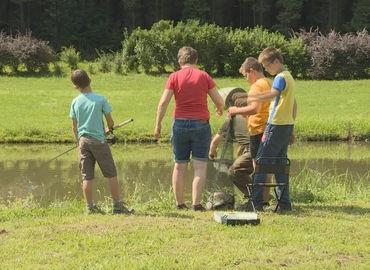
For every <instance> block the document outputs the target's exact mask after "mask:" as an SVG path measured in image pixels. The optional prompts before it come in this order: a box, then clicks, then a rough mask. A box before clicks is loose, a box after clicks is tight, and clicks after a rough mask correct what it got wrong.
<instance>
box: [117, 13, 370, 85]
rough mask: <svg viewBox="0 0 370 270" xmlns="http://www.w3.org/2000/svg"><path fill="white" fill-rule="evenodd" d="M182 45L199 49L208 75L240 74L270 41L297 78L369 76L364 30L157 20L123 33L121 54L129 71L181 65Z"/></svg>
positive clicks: (369, 39) (367, 39) (369, 55)
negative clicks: (283, 30) (289, 30)
mask: <svg viewBox="0 0 370 270" xmlns="http://www.w3.org/2000/svg"><path fill="white" fill-rule="evenodd" d="M182 46H192V47H194V48H195V49H196V50H197V51H198V54H199V61H198V63H199V65H200V66H201V67H202V68H203V69H204V70H206V71H207V72H208V73H210V74H217V75H221V76H237V75H238V70H239V67H240V65H241V63H242V62H243V61H244V59H245V58H246V57H248V56H253V57H256V58H257V57H258V54H259V53H260V52H261V51H262V50H263V49H264V48H266V47H267V46H274V47H277V48H279V49H280V50H281V52H282V54H283V57H284V62H285V64H286V66H287V67H288V69H289V70H290V71H291V73H292V74H293V76H294V77H300V78H305V79H306V78H313V79H359V78H369V77H370V70H369V64H368V63H369V60H370V35H369V34H368V32H367V31H366V30H362V31H359V32H357V33H356V34H353V33H350V34H345V35H340V34H339V33H336V32H335V31H332V32H331V33H329V34H328V35H327V36H324V35H322V34H321V33H320V32H319V31H318V30H313V31H312V30H310V31H309V32H306V31H304V30H301V31H300V32H299V33H293V35H292V36H291V38H290V39H286V38H285V37H284V36H283V35H282V34H280V33H278V32H269V31H268V30H266V29H263V28H262V27H255V28H253V29H250V28H246V29H230V28H221V27H218V26H216V25H215V24H202V25H201V24H199V22H198V21H188V22H186V23H183V22H180V23H178V24H177V25H174V23H173V22H172V21H163V20H162V21H159V22H158V23H155V24H154V25H153V26H152V28H151V29H150V30H144V29H140V28H137V29H136V30H134V31H133V32H132V33H131V34H129V33H127V32H126V33H125V40H124V41H123V55H124V59H125V63H126V64H127V67H128V69H129V70H137V69H138V67H139V66H141V67H142V68H143V70H144V72H146V73H149V72H151V71H153V70H154V69H156V70H157V71H158V72H166V68H168V67H170V68H171V69H172V70H177V69H178V68H179V66H178V64H177V61H176V56H177V51H178V49H179V48H180V47H182Z"/></svg>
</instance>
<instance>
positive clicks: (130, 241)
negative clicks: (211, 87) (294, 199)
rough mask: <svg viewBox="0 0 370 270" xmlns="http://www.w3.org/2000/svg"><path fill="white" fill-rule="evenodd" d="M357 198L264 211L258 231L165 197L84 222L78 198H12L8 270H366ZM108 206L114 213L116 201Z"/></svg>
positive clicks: (365, 206) (0, 235)
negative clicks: (125, 212) (129, 211)
mask: <svg viewBox="0 0 370 270" xmlns="http://www.w3.org/2000/svg"><path fill="white" fill-rule="evenodd" d="M301 177H302V175H301ZM309 180H312V179H307V183H311V181H309ZM327 180H329V182H330V180H332V179H327ZM329 182H328V183H327V184H329ZM312 185H316V182H314V183H312ZM331 185H333V186H337V183H335V182H334V183H332V184H331ZM337 189H342V192H343V187H337ZM314 192H316V191H314ZM326 192H327V193H331V191H330V189H328V190H327V191H326ZM140 193H141V192H140ZM352 195H354V199H353V200H342V201H340V202H335V201H331V202H327V201H326V202H322V203H315V204H311V203H295V204H294V209H293V212H291V213H288V214H285V215H284V214H275V213H271V212H265V213H259V218H260V220H261V224H260V225H258V226H250V225H246V226H225V225H221V224H219V223H217V222H215V221H214V219H213V213H212V212H205V213H194V212H192V211H176V210H175V209H174V208H173V204H172V201H173V197H172V193H167V192H159V193H157V194H156V195H155V196H154V197H152V199H151V200H149V201H148V202H147V203H145V204H143V203H140V204H137V202H136V201H135V198H133V200H132V201H131V205H133V206H134V208H135V209H136V214H135V215H134V216H129V217H128V216H113V215H111V214H109V213H108V214H106V215H93V216H86V215H84V212H83V210H84V206H83V203H82V202H81V201H80V200H77V199H73V198H65V200H63V201H59V202H52V203H49V205H45V206H42V205H41V204H40V203H39V202H35V201H34V200H33V199H32V197H30V198H26V199H22V200H21V199H17V198H10V200H8V202H3V203H0V239H1V247H2V252H1V253H0V260H1V261H2V264H1V269H276V268H278V269H368V268H369V267H370V247H369V245H368V243H369V240H370V236H369V233H368V229H367V224H368V220H369V213H370V211H369V209H370V203H369V200H368V197H367V198H366V197H362V198H359V197H358V196H357V195H355V193H353V194H352ZM136 199H138V197H136ZM102 206H103V209H105V210H106V211H110V210H111V208H110V205H109V200H106V202H104V203H103V204H102ZM15 251H16V253H17V255H15V254H14V252H15Z"/></svg>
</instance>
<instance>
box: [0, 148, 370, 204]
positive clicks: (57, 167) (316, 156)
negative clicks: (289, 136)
mask: <svg viewBox="0 0 370 270" xmlns="http://www.w3.org/2000/svg"><path fill="white" fill-rule="evenodd" d="M47 148H48V150H49V151H48V152H47V153H48V154H47V155H45V154H44V151H45V146H34V145H32V146H30V145H24V146H9V145H1V146H0V175H1V178H0V198H3V199H4V200H6V199H7V198H9V197H10V196H11V194H13V195H14V196H16V197H25V196H27V195H29V194H30V193H32V194H34V196H35V197H37V198H43V199H44V200H46V201H53V200H60V199H63V198H64V197H70V198H74V197H82V191H81V181H80V174H79V169H78V161H77V156H76V153H71V154H68V155H65V156H62V157H60V158H58V159H56V160H53V161H52V162H50V163H48V162H47V161H48V160H50V159H51V158H52V157H53V156H52V155H54V154H55V155H54V156H56V155H57V154H58V153H62V152H64V151H65V150H66V149H68V146H65V145H57V146H55V145H54V146H47ZM137 148H138V147H133V146H130V147H123V146H120V147H113V148H112V151H113V155H114V158H115V161H116V165H117V169H118V177H119V181H120V184H121V188H122V195H123V197H124V198H127V196H132V194H133V193H134V192H135V191H139V192H140V193H141V196H142V199H143V200H146V199H147V197H148V196H149V195H150V194H153V192H154V193H155V192H156V191H163V190H169V189H170V187H171V176H172V169H173V162H172V153H171V149H170V147H169V146H163V145H161V146H159V145H152V146H147V147H145V149H144V148H142V147H141V146H139V148H141V151H140V152H138V149H137ZM350 148H351V150H350V151H349V150H348V144H344V143H341V144H338V143H333V144H328V143H325V144H317V143H316V144H313V143H300V144H298V145H297V146H294V147H292V148H291V150H290V158H291V159H292V168H291V176H292V177H294V176H296V175H298V174H299V172H300V171H302V170H303V169H311V170H315V171H319V172H327V171H330V172H331V173H332V174H334V175H335V174H343V173H350V174H354V175H356V176H359V177H361V176H362V175H364V174H366V173H367V172H368V171H369V169H370V161H369V157H368V154H367V153H370V151H369V150H370V149H369V145H368V144H366V143H363V144H354V145H352V146H351V147H350ZM343 149H346V150H343ZM320 154H321V157H320ZM218 168H219V167H218V164H217V163H212V162H210V163H209V166H208V176H207V179H208V180H207V189H208V190H211V189H213V188H214V183H213V180H214V179H215V177H216V173H217V169H218ZM220 169H221V170H220V173H219V177H218V181H217V184H218V185H219V186H222V187H227V188H232V186H231V183H230V182H229V181H228V179H227V175H226V173H225V171H226V170H227V169H225V166H221V167H220ZM192 174H193V168H192V166H191V164H190V165H189V168H188V173H187V181H186V187H185V189H186V194H185V197H186V198H185V199H186V200H190V197H191V193H190V191H191V180H192ZM296 181H299V179H296ZM105 196H110V192H109V185H108V183H107V180H106V179H105V178H104V177H103V176H102V175H101V173H100V170H99V169H98V168H97V169H96V179H95V180H94V200H97V201H99V200H104V199H105Z"/></svg>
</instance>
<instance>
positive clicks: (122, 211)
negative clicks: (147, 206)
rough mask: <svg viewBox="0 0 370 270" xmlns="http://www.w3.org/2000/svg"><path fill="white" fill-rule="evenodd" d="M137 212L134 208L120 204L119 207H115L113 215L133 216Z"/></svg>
mask: <svg viewBox="0 0 370 270" xmlns="http://www.w3.org/2000/svg"><path fill="white" fill-rule="evenodd" d="M134 212H135V210H134V209H132V208H127V207H126V206H125V204H124V203H123V202H119V204H117V205H113V215H116V214H126V215H132V214H133V213H134Z"/></svg>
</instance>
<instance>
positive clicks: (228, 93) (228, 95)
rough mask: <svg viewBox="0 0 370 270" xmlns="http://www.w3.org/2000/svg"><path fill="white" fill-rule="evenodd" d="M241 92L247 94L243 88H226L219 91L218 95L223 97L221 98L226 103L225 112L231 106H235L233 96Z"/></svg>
mask: <svg viewBox="0 0 370 270" xmlns="http://www.w3.org/2000/svg"><path fill="white" fill-rule="evenodd" d="M239 92H242V93H245V92H246V91H245V90H244V89H243V88H239V87H225V88H221V89H218V93H219V94H220V95H221V97H222V98H223V100H224V101H225V107H224V109H225V110H227V109H228V108H229V107H230V105H231V106H233V105H234V103H233V99H232V98H233V95H234V94H235V93H239Z"/></svg>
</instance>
